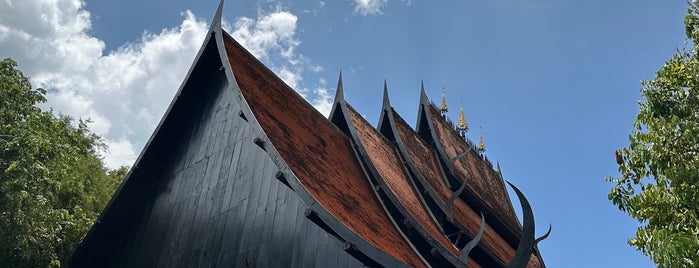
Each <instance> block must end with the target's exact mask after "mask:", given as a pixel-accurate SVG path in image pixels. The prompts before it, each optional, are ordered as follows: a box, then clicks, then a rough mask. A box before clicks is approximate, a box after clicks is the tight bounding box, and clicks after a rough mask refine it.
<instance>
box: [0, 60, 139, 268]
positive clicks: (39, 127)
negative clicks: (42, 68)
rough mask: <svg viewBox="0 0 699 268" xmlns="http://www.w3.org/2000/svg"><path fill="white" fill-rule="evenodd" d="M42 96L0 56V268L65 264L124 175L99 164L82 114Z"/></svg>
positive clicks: (98, 143) (97, 144)
mask: <svg viewBox="0 0 699 268" xmlns="http://www.w3.org/2000/svg"><path fill="white" fill-rule="evenodd" d="M45 101H46V91H45V90H44V89H41V88H38V89H32V86H31V83H30V82H29V79H28V78H27V77H26V76H24V75H23V74H22V72H21V71H20V70H19V69H17V64H16V63H15V62H14V61H13V60H12V59H5V60H2V62H0V241H2V242H0V267H46V266H52V267H57V266H62V265H63V266H65V265H66V264H67V263H68V261H69V260H70V256H71V254H72V253H73V250H74V249H75V247H76V246H77V245H78V243H79V242H80V240H81V238H82V236H83V235H85V233H86V232H87V230H88V229H89V228H90V226H91V225H92V223H93V222H94V221H95V219H96V218H97V216H99V213H100V212H101V211H102V209H103V208H104V207H105V205H106V204H107V202H108V201H109V199H110V197H111V196H112V194H113V193H114V191H115V189H116V188H117V186H118V184H119V183H120V182H121V179H122V178H123V177H124V176H125V174H126V168H124V167H122V168H120V169H117V170H108V169H106V168H105V167H104V166H103V164H102V162H101V158H100V156H99V154H98V153H99V150H101V149H104V148H105V146H104V144H103V142H102V140H101V138H100V137H99V136H97V135H96V134H94V133H92V132H90V130H89V129H88V127H87V125H86V122H85V121H82V120H77V121H75V120H73V119H71V118H70V117H68V116H65V115H55V114H53V112H52V111H43V110H41V109H40V108H38V107H37V106H36V105H37V104H38V103H42V102H45Z"/></svg>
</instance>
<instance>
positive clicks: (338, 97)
mask: <svg viewBox="0 0 699 268" xmlns="http://www.w3.org/2000/svg"><path fill="white" fill-rule="evenodd" d="M344 100H345V90H344V89H343V86H342V71H340V76H339V78H338V79H337V90H336V91H335V102H338V101H344Z"/></svg>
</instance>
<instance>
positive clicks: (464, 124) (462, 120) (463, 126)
mask: <svg viewBox="0 0 699 268" xmlns="http://www.w3.org/2000/svg"><path fill="white" fill-rule="evenodd" d="M456 127H457V128H459V130H460V131H468V121H466V116H464V107H460V108H459V121H457V122H456Z"/></svg>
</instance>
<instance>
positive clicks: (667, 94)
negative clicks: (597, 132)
mask: <svg viewBox="0 0 699 268" xmlns="http://www.w3.org/2000/svg"><path fill="white" fill-rule="evenodd" d="M689 5H690V7H689V9H688V11H687V15H686V17H685V21H684V22H685V28H686V29H685V30H686V34H687V38H688V39H687V42H686V44H685V46H684V47H683V48H681V49H678V50H677V53H676V54H675V55H674V56H673V57H672V58H670V59H669V60H668V61H667V62H665V64H664V65H663V66H662V67H661V68H660V70H658V72H657V74H656V77H655V79H653V80H650V81H644V82H642V89H641V94H642V96H643V100H641V101H640V102H639V104H640V111H639V113H638V116H637V118H636V121H635V123H634V130H633V132H632V133H631V135H630V136H629V141H630V143H629V146H628V147H626V148H622V149H620V150H618V151H617V163H618V164H619V172H620V173H621V176H620V177H619V178H614V177H612V178H607V179H608V180H609V181H611V182H613V183H614V184H615V185H614V187H613V188H612V190H611V193H610V194H609V199H610V200H611V201H612V202H613V203H614V204H615V205H617V206H618V207H619V209H621V210H622V211H625V212H627V213H628V214H629V215H630V216H631V217H633V218H635V219H637V220H638V221H639V223H640V226H639V227H638V229H637V230H636V234H635V237H633V238H631V239H629V241H628V243H629V244H630V245H631V246H633V247H635V248H636V249H638V250H640V251H641V252H643V254H645V255H647V256H650V258H651V260H652V261H653V262H655V263H656V264H658V265H659V266H660V267H699V6H697V4H696V3H689Z"/></svg>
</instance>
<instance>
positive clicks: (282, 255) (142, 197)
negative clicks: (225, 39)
mask: <svg viewBox="0 0 699 268" xmlns="http://www.w3.org/2000/svg"><path fill="white" fill-rule="evenodd" d="M197 64H198V66H197V67H196V68H195V70H194V71H193V72H192V74H191V75H190V77H189V80H188V82H187V84H186V85H185V87H184V89H183V90H182V94H181V96H179V97H178V101H177V102H176V103H175V104H174V106H173V108H172V110H171V111H170V113H169V115H168V118H167V119H166V120H165V121H164V122H163V124H162V126H161V128H160V129H159V131H158V133H157V135H156V136H155V137H154V138H153V141H152V142H151V144H150V145H149V146H148V148H147V149H146V150H147V151H146V152H145V153H144V155H143V156H142V158H141V159H140V161H139V163H137V165H136V166H134V168H133V170H132V172H131V174H130V176H129V177H128V180H127V181H126V182H125V183H124V185H123V186H122V189H121V190H120V191H119V193H118V195H117V197H115V199H114V200H112V203H111V205H110V206H109V207H108V210H107V212H106V213H105V214H104V215H103V216H102V218H101V219H100V220H101V221H100V222H99V223H97V224H96V225H95V227H93V230H92V231H91V232H90V233H89V235H88V236H87V237H86V238H85V241H84V242H83V244H82V245H81V246H80V248H79V249H78V250H77V251H76V253H75V255H74V257H73V263H72V265H71V266H74V267H212V266H220V267H231V266H236V267H360V266H362V264H361V263H360V262H359V261H357V260H356V259H354V258H353V257H351V256H350V255H349V254H348V253H346V252H345V251H344V250H343V249H342V246H343V245H342V243H341V242H340V241H339V240H338V239H336V238H335V237H333V236H331V235H329V234H328V233H326V232H325V231H324V230H323V229H321V228H320V227H318V226H317V225H315V224H314V223H313V222H311V221H310V220H309V219H307V218H306V217H305V216H304V211H305V210H306V206H305V205H304V204H303V203H302V202H301V200H300V199H299V198H298V197H297V196H296V194H295V193H294V192H293V191H292V190H291V189H290V188H288V187H287V186H286V185H284V184H283V183H281V182H279V181H278V180H277V179H276V178H275V176H274V175H275V173H276V172H277V168H276V166H275V165H274V163H273V162H272V160H271V159H270V158H269V156H268V155H267V153H266V152H265V151H263V150H262V149H261V148H260V147H258V146H257V145H256V144H255V143H254V142H253V140H254V138H255V137H254V136H253V135H252V130H251V126H250V125H249V124H248V122H247V121H245V120H244V119H243V118H241V117H240V116H238V111H239V109H240V108H239V104H238V96H237V95H236V94H235V93H234V92H233V90H232V89H231V88H230V85H229V84H228V82H227V81H226V78H225V75H224V72H223V71H221V70H219V66H221V62H220V60H219V56H218V55H217V53H216V47H215V45H214V41H213V39H212V40H211V42H209V45H208V46H207V48H206V50H205V51H204V52H203V54H202V55H201V58H200V60H199V62H198V63H197Z"/></svg>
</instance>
